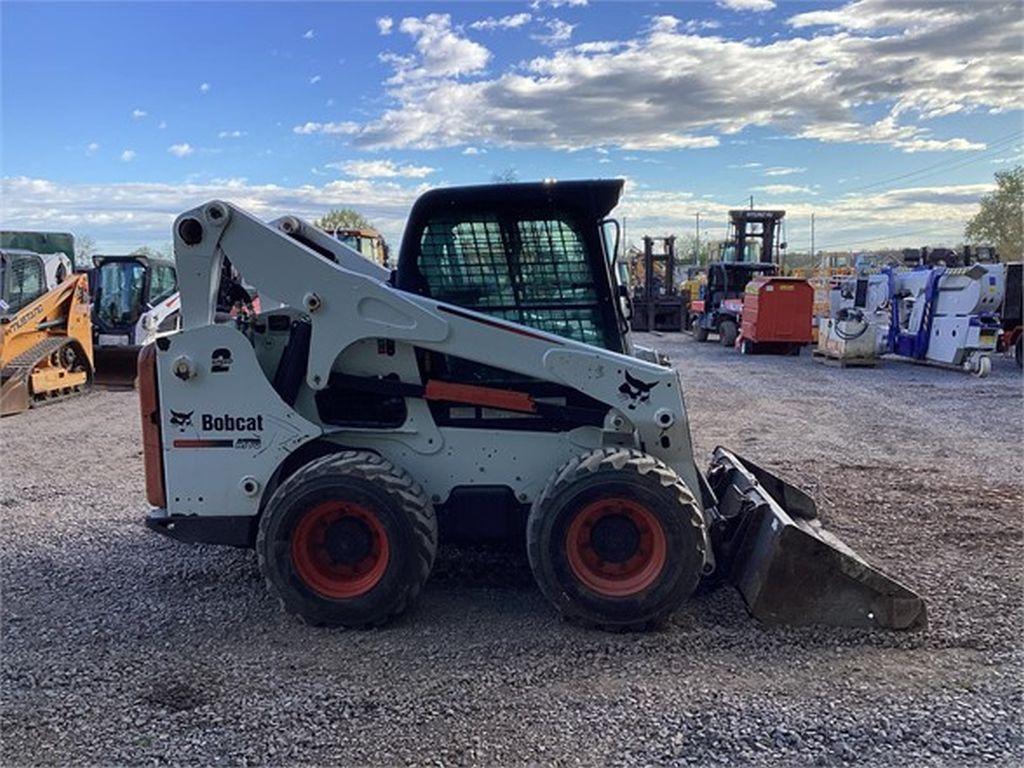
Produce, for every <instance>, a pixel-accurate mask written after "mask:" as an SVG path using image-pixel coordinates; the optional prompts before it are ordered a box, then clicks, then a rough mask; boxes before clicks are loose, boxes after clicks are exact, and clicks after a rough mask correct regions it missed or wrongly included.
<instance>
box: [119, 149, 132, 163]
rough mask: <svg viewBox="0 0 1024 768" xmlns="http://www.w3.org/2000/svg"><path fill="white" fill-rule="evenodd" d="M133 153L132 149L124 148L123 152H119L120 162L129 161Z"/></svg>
mask: <svg viewBox="0 0 1024 768" xmlns="http://www.w3.org/2000/svg"><path fill="white" fill-rule="evenodd" d="M135 155H136V152H135V150H134V149H126V150H124V152H122V153H121V162H122V163H130V162H131V161H132V160H134V159H135Z"/></svg>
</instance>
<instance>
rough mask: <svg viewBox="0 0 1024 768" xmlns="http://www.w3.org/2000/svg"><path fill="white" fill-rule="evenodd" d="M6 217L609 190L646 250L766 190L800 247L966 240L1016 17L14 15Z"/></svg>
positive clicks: (238, 9) (86, 224) (490, 6)
mask: <svg viewBox="0 0 1024 768" xmlns="http://www.w3.org/2000/svg"><path fill="white" fill-rule="evenodd" d="M0 13H2V19H0V21H2V44H3V45H2V61H0V64H2V69H3V94H2V107H3V123H2V130H3V136H2V149H3V155H2V176H3V178H4V180H3V185H4V186H3V191H4V210H3V222H2V223H3V225H4V226H5V227H9V226H24V227H34V228H59V229H71V230H72V231H74V232H75V233H76V234H80V235H88V236H90V237H93V238H94V239H95V240H96V241H97V242H98V244H99V245H100V246H101V247H102V248H103V249H104V250H118V249H125V248H130V247H133V246H135V245H141V244H152V245H161V244H163V243H165V242H166V241H167V240H168V239H169V225H170V221H171V219H172V218H173V215H174V214H176V213H178V212H180V211H181V210H184V209H185V208H187V207H189V206H191V205H193V204H195V203H197V202H200V201H202V200H204V199H207V198H210V197H215V196H220V197H225V198H227V199H231V200H234V201H236V202H238V203H240V204H242V205H243V206H249V207H251V208H252V209H253V210H254V212H256V213H257V214H258V215H264V216H267V217H270V216H274V215H279V214H282V213H286V212H287V213H298V214H300V215H306V216H313V215H315V214H316V213H318V212H319V211H321V210H325V209H327V208H330V207H333V206H341V205H346V206H353V207H356V208H359V209H361V210H363V211H364V212H365V213H366V214H367V215H368V216H370V218H371V219H373V220H374V221H375V222H376V223H378V225H379V226H380V227H381V229H383V230H384V231H385V233H386V234H387V235H388V236H389V238H390V239H392V240H393V241H396V242H397V239H398V237H399V236H400V233H401V228H402V224H403V221H404V215H405V211H407V210H408V207H409V206H410V205H411V202H412V201H413V200H414V199H415V197H416V195H417V194H418V193H419V192H421V191H422V190H423V189H425V188H427V187H429V186H436V185H445V184H469V183H480V182H487V181H489V180H490V179H491V177H492V176H493V175H494V174H496V173H501V172H503V171H505V170H506V169H514V171H515V173H516V174H517V175H518V177H519V178H520V179H522V180H531V179H541V178H558V179H568V178H585V177H594V176H602V177H609V176H616V177H624V178H626V179H627V180H628V185H627V191H626V194H625V196H624V198H623V202H622V205H621V206H620V210H619V214H620V215H624V216H626V217H627V218H628V219H629V222H630V229H631V231H632V232H634V233H636V234H640V233H641V232H643V231H649V232H652V233H662V232H669V231H672V232H678V233H680V234H683V233H687V232H692V231H693V222H694V214H695V213H696V212H697V211H700V212H701V213H702V214H703V217H704V221H705V222H706V223H707V226H708V229H707V230H706V231H704V232H703V233H702V234H703V235H704V236H716V235H720V234H721V231H722V228H723V225H724V221H725V212H726V210H727V209H728V208H729V207H735V206H737V205H738V204H739V203H741V202H742V201H743V200H745V199H746V198H747V197H748V196H749V195H751V194H753V195H754V197H755V201H756V202H757V203H758V204H764V205H771V206H773V207H784V208H786V209H787V210H788V211H789V212H790V213H789V225H788V226H789V233H788V234H789V240H790V241H791V246H792V247H793V248H794V249H795V250H799V249H802V248H806V247H807V243H806V242H805V241H806V240H807V238H808V232H807V221H808V219H809V215H810V212H812V211H814V212H815V214H816V218H817V223H818V231H817V244H818V245H819V246H822V245H824V246H831V245H834V246H843V247H847V246H848V247H850V248H851V249H860V248H867V247H873V246H881V245H918V244H922V243H931V244H939V243H952V242H955V241H956V239H957V237H958V236H959V234H960V232H961V231H962V227H963V221H964V219H965V218H966V216H968V215H969V214H970V212H971V211H972V210H973V209H974V207H975V206H976V201H977V199H978V198H979V197H980V195H981V194H983V193H984V192H985V191H986V190H987V189H988V188H989V187H990V186H991V180H992V175H993V173H994V171H996V170H999V169H1000V168H1005V167H1008V166H1009V165H1011V164H1012V163H1014V162H1020V155H1021V138H1020V137H1021V134H1022V125H1021V123H1022V112H1021V106H1022V105H1021V101H1022V96H1021V94H1022V93H1024V82H1022V71H1024V61H1022V56H1021V50H1022V47H1024V31H1022V20H1021V6H1020V5H1019V4H1018V3H1016V2H1005V3H1004V2H995V1H993V2H977V3H973V4H965V3H959V2H946V1H944V0H927V1H922V2H921V3H920V4H919V6H918V7H916V8H915V7H914V3H913V2H909V3H908V2H906V0H903V1H902V2H899V3H894V2H889V1H888V0H855V1H854V2H849V3H818V2H800V3H783V2H779V3H777V4H776V3H774V2H772V0H719V2H717V3H716V2H705V3H701V2H687V3H668V2H662V3H604V2H591V3H589V4H587V3H583V2H580V0H570V1H568V2H566V1H564V0H562V1H559V0H555V2H552V1H551V0H541V2H534V3H529V2H521V3H468V2H467V3H326V2H325V3H312V4H305V3H288V4H275V3H249V4H244V3H235V4H220V3H203V4H186V3H166V4H165V3H135V4H114V3H110V4H107V3H74V4H60V3H5V4H4V5H3V6H2V9H0Z"/></svg>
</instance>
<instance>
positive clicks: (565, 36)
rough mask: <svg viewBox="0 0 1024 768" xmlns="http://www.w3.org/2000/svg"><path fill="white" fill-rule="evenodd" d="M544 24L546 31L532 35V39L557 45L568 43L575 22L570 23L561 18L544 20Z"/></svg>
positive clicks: (545, 43) (574, 27)
mask: <svg viewBox="0 0 1024 768" xmlns="http://www.w3.org/2000/svg"><path fill="white" fill-rule="evenodd" d="M544 26H545V27H546V28H547V30H548V31H547V32H545V33H542V34H539V35H532V37H533V39H534V40H536V41H538V42H541V43H544V45H550V46H558V45H564V44H565V43H568V42H569V40H571V39H572V31H573V30H574V29H576V25H575V24H570V23H569V22H567V21H562V20H561V19H549V20H548V21H546V22H544Z"/></svg>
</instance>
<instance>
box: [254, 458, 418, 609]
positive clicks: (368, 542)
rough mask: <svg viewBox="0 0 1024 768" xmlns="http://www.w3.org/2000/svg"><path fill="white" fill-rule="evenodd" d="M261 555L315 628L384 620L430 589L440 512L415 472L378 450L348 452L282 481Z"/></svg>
mask: <svg viewBox="0 0 1024 768" xmlns="http://www.w3.org/2000/svg"><path fill="white" fill-rule="evenodd" d="M256 552H257V555H258V557H259V565H260V572H261V573H262V574H263V576H264V578H265V579H266V581H267V585H268V587H269V588H270V591H271V593H272V594H274V595H276V596H277V597H278V599H279V600H280V602H281V606H282V607H283V608H284V610H285V611H287V612H288V613H291V614H293V615H295V616H298V617H299V618H301V619H302V620H303V621H305V622H306V623H307V624H312V625H315V626H345V627H364V626H376V625H380V624H384V623H386V622H388V621H389V620H391V619H393V618H394V617H396V616H398V615H399V614H401V613H402V612H404V611H405V610H406V609H407V608H408V607H409V606H410V605H411V604H412V602H413V601H414V600H415V599H416V597H417V595H419V593H420V590H421V589H422V588H423V584H424V583H425V582H426V580H427V577H428V576H429V574H430V569H431V567H432V566H433V564H434V556H435V555H436V553H437V519H436V517H435V516H434V510H433V508H432V506H431V504H430V501H429V500H428V499H427V497H426V495H425V494H424V492H423V489H422V488H421V487H420V486H419V485H418V484H417V483H416V482H415V481H414V480H413V479H412V478H411V477H410V476H409V475H408V474H407V473H405V472H403V471H402V470H400V469H398V468H397V467H395V466H394V465H393V464H391V463H390V462H389V461H387V460H385V459H383V458H381V457H380V456H378V455H376V454H373V453H369V452H367V451H345V452H343V453H337V454H331V455H329V456H324V457H322V458H320V459H317V460H315V461H312V462H310V463H309V464H307V465H306V466H304V467H302V468H301V469H299V470H298V471H297V472H295V474H293V475H292V476H291V477H289V478H288V479H287V480H286V481H285V482H284V483H282V484H281V486H280V487H279V488H278V489H277V490H276V491H275V492H274V495H273V496H272V497H271V499H270V501H269V502H268V503H267V508H266V509H265V510H264V512H263V516H262V517H261V519H260V526H259V532H258V534H257V537H256Z"/></svg>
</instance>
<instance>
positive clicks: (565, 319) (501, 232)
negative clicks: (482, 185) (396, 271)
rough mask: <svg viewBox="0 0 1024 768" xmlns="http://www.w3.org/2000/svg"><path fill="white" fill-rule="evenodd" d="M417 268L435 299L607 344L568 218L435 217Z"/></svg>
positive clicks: (594, 293) (581, 248)
mask: <svg viewBox="0 0 1024 768" xmlns="http://www.w3.org/2000/svg"><path fill="white" fill-rule="evenodd" d="M419 266H420V272H421V274H422V275H423V278H424V279H425V280H426V283H427V287H428V290H429V293H430V295H431V296H432V297H434V298H436V299H439V300H441V301H446V302H449V303H451V304H456V305H459V306H462V307H466V308H467V309H472V310H475V311H477V312H483V313H486V314H489V315H493V316H496V317H500V318H502V319H505V320H510V321H512V322H514V323H519V324H521V325H527V326H530V327H533V328H537V329H539V330H542V331H548V332H549V333H555V334H557V335H559V336H564V337H566V338H570V339H575V340H577V341H582V342H585V343H587V344H595V345H598V346H605V339H604V333H603V331H602V326H601V312H600V308H599V305H598V295H597V291H596V289H595V287H594V276H593V273H592V271H591V268H590V263H589V261H588V260H587V255H586V252H585V250H584V244H583V241H582V239H581V237H580V235H579V233H578V232H577V231H576V230H575V229H574V228H573V227H572V226H571V225H570V224H569V223H567V222H564V221H560V220H536V219H523V220H515V221H508V220H504V221H502V220H499V219H498V218H497V217H486V216H483V217H480V218H477V219H474V220H463V219H452V218H436V219H432V220H431V221H430V222H428V224H427V226H426V227H425V228H424V231H423V236H422V238H421V241H420V262H419Z"/></svg>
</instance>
